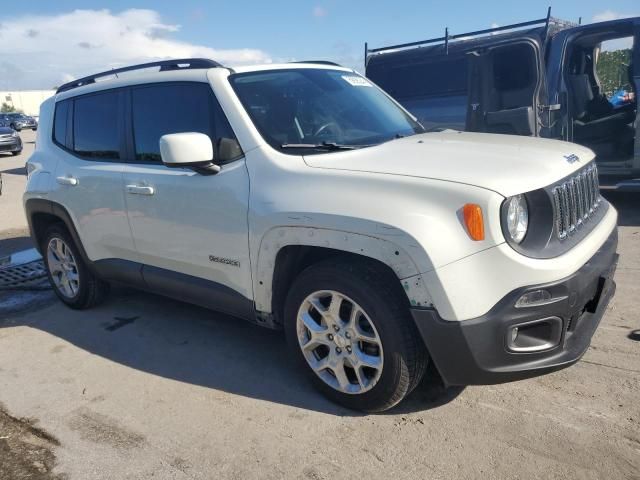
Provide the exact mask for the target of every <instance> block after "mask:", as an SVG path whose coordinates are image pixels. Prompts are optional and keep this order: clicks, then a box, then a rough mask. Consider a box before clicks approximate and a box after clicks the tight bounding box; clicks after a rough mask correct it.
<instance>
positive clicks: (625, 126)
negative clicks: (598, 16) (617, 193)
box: [554, 18, 640, 176]
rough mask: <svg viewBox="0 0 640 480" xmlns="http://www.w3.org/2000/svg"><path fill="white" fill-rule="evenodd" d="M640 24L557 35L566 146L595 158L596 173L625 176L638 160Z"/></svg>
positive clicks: (632, 21) (607, 25)
mask: <svg viewBox="0 0 640 480" xmlns="http://www.w3.org/2000/svg"><path fill="white" fill-rule="evenodd" d="M638 25H640V19H637V18H636V19H624V20H614V21H609V22H602V23H595V24H590V25H583V26H580V27H576V28H571V29H568V30H565V31H563V32H561V34H560V35H558V39H557V41H556V39H554V43H555V44H556V45H561V46H562V51H561V53H562V56H559V55H556V56H555V57H556V58H561V59H562V65H561V66H560V68H561V71H562V76H561V80H562V83H561V87H560V93H561V95H562V97H563V98H564V101H563V104H564V105H566V107H567V115H566V120H565V122H564V125H565V127H564V130H565V131H566V137H565V139H566V140H569V141H572V142H575V143H578V144H580V145H584V146H586V147H588V148H590V149H591V150H593V151H594V152H595V154H596V161H597V162H598V165H599V169H600V173H601V174H605V175H612V176H627V175H629V174H632V173H633V172H634V170H636V171H637V169H638V168H640V159H639V158H638V137H639V135H638V130H637V128H638V127H637V123H638V122H637V115H638V109H637V102H638V101H637V94H638V81H637V80H638V78H637V75H638V69H637V64H638V43H639V41H638V39H639V38H640V37H639V36H638V30H639V27H638Z"/></svg>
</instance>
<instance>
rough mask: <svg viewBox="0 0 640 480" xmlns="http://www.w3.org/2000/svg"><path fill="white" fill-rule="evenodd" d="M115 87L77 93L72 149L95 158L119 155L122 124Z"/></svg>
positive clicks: (110, 157)
mask: <svg viewBox="0 0 640 480" xmlns="http://www.w3.org/2000/svg"><path fill="white" fill-rule="evenodd" d="M118 99H119V94H118V92H116V91H110V92H104V93H98V94H95V95H88V96H84V97H76V99H75V101H74V114H73V150H74V151H75V153H77V154H78V155H81V156H83V157H87V158H95V159H105V160H107V159H118V158H120V127H119V125H120V124H119V121H118V104H119V102H118Z"/></svg>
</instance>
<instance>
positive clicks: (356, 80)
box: [342, 75, 372, 87]
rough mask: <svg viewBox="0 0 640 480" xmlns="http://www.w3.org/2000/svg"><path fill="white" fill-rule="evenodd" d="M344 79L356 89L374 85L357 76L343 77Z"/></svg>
mask: <svg viewBox="0 0 640 480" xmlns="http://www.w3.org/2000/svg"><path fill="white" fill-rule="evenodd" d="M342 78H343V79H344V80H346V81H347V82H349V83H350V84H351V85H353V86H354V87H371V86H372V85H371V84H370V83H369V82H367V80H366V79H364V78H362V77H358V76H356V75H343V76H342Z"/></svg>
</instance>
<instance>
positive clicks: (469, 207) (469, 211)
mask: <svg viewBox="0 0 640 480" xmlns="http://www.w3.org/2000/svg"><path fill="white" fill-rule="evenodd" d="M462 213H463V216H464V224H465V226H466V227H467V232H468V233H469V236H470V237H471V238H472V239H473V240H476V241H478V242H479V241H480V240H484V221H483V219H482V207H480V205H478V204H476V203H467V204H465V206H464V207H462Z"/></svg>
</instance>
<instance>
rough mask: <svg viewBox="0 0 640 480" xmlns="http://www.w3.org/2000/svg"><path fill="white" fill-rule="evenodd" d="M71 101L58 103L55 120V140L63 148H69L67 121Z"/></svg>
mask: <svg viewBox="0 0 640 480" xmlns="http://www.w3.org/2000/svg"><path fill="white" fill-rule="evenodd" d="M69 105H71V101H70V100H63V101H61V102H58V103H56V110H55V113H54V118H53V140H54V141H55V142H56V143H57V144H58V145H60V146H61V147H64V148H67V147H68V146H69V144H68V143H67V120H68V115H69Z"/></svg>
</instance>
